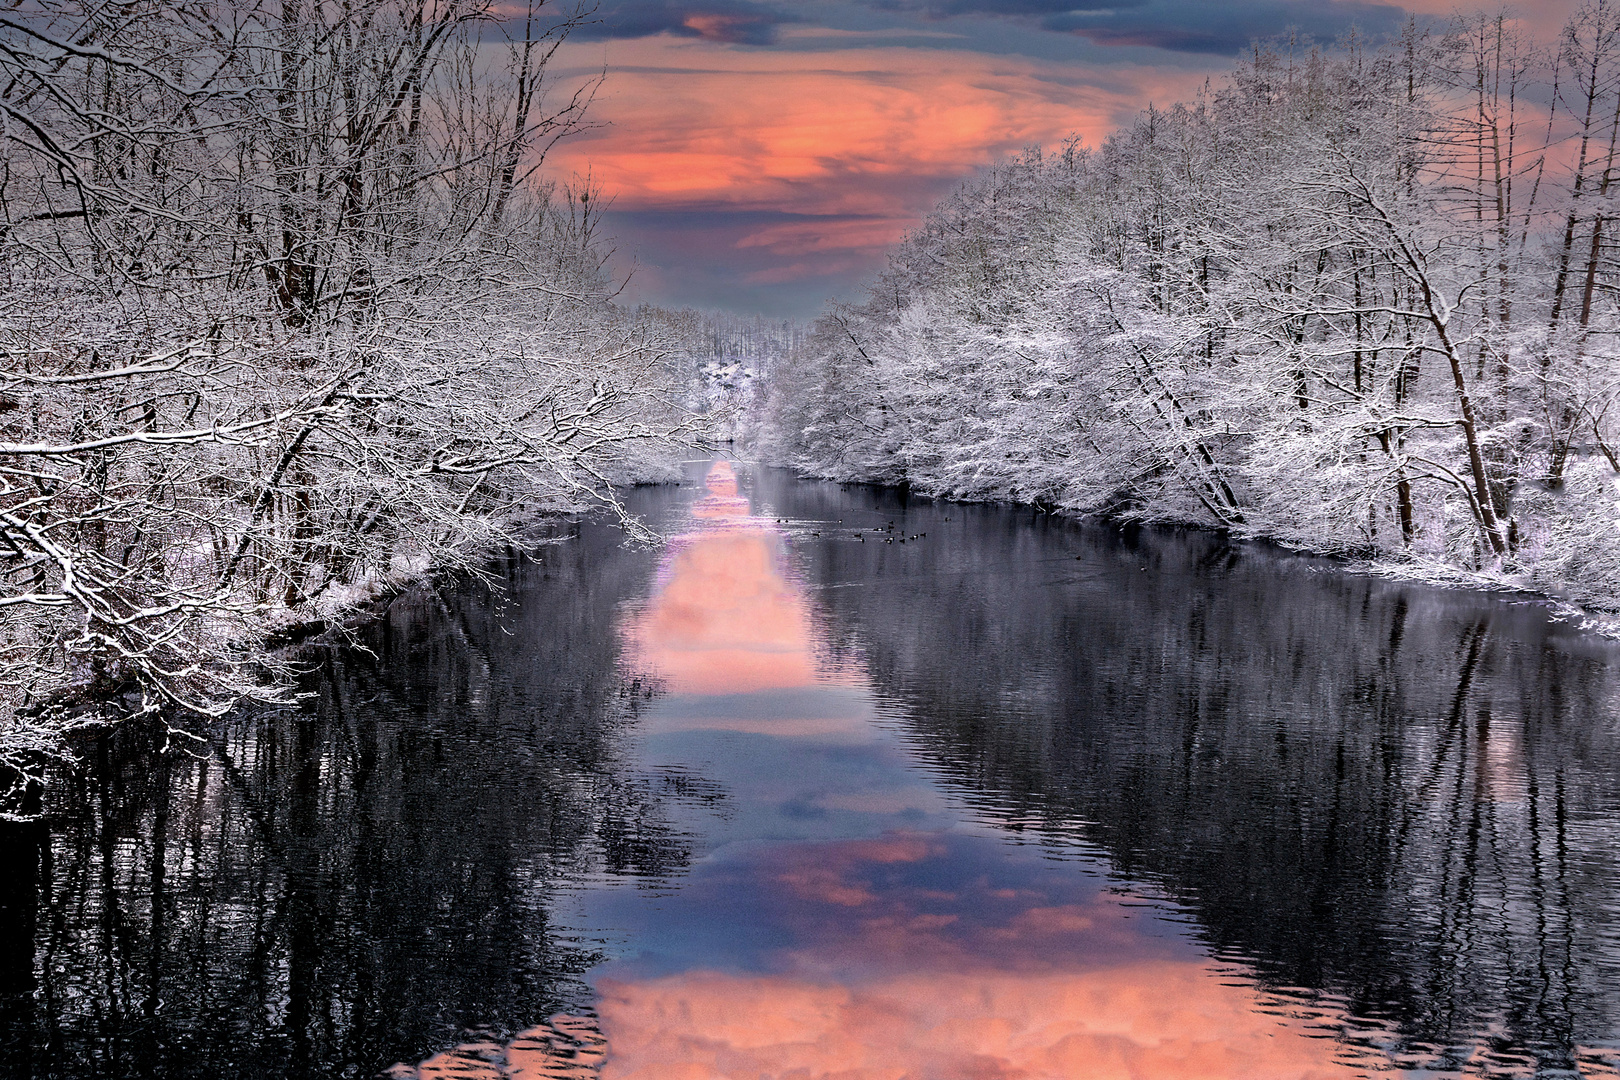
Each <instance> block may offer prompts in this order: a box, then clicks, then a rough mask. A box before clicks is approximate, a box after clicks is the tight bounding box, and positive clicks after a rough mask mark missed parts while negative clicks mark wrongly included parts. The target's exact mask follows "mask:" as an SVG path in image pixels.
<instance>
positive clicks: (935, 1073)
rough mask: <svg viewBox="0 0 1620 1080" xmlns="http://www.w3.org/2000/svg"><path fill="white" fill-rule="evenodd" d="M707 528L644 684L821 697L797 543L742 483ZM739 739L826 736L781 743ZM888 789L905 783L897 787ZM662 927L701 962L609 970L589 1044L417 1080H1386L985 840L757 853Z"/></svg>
mask: <svg viewBox="0 0 1620 1080" xmlns="http://www.w3.org/2000/svg"><path fill="white" fill-rule="evenodd" d="M692 520H693V524H692V527H691V528H690V529H688V530H687V531H686V532H684V533H682V534H681V535H680V536H678V537H676V538H675V539H674V540H673V541H672V542H671V545H670V551H669V554H668V556H667V557H666V560H665V563H664V565H663V567H662V571H661V574H660V579H659V585H658V588H657V590H656V593H655V595H654V597H653V599H652V600H651V602H650V603H649V605H648V606H647V608H646V609H645V611H644V612H642V613H641V614H640V615H639V617H637V618H635V619H633V620H632V621H631V623H630V625H629V627H628V629H627V631H626V634H627V639H628V644H629V645H630V648H631V650H632V652H633V654H634V656H635V658H636V660H637V662H638V663H639V664H641V665H644V666H646V667H648V668H651V669H653V670H654V671H656V672H657V673H658V674H659V675H660V676H662V677H663V678H664V679H665V680H666V685H667V688H668V689H669V690H670V691H671V692H673V693H676V694H684V695H729V694H739V693H746V692H757V691H764V690H773V689H781V690H787V689H793V688H802V687H806V686H809V685H812V684H814V683H816V682H818V681H819V680H818V674H817V665H816V657H815V649H814V642H813V638H812V634H811V622H810V618H809V609H808V605H807V603H806V601H805V600H804V598H803V596H802V594H801V593H800V592H799V591H798V590H797V589H796V588H795V587H794V585H793V584H792V582H791V581H790V579H789V578H788V576H787V575H785V574H784V572H783V559H784V547H783V539H782V536H781V534H780V532H779V531H778V530H777V529H776V528H775V526H774V523H772V522H769V521H765V520H762V519H759V518H756V517H754V516H752V508H751V507H750V505H749V503H748V500H747V499H746V498H744V497H742V496H740V495H739V494H738V491H737V478H736V474H735V473H734V472H733V471H732V469H731V466H730V465H729V464H727V463H724V462H721V463H719V464H717V465H716V466H714V467H713V468H712V469H711V470H710V471H709V474H708V477H707V493H706V494H705V495H704V496H703V497H702V498H700V499H699V500H698V501H697V502H696V503H695V504H694V506H693V508H692ZM649 722H650V721H649ZM845 722H846V721H840V723H845ZM847 722H848V723H856V722H859V723H861V724H869V720H868V719H865V718H852V719H850V720H849V721H847ZM702 723H704V724H705V725H708V726H713V725H714V722H713V721H707V720H705V721H702ZM727 724H728V725H730V726H733V727H736V728H737V729H738V730H748V731H752V732H755V733H758V734H773V735H777V736H780V737H782V738H814V737H817V736H825V735H826V734H827V732H825V731H822V730H821V729H819V728H811V729H805V728H803V725H795V724H794V723H792V722H791V721H788V722H784V721H783V720H780V719H760V720H757V721H756V720H751V719H750V718H749V717H732V718H729V719H728V720H727ZM671 730H673V729H671ZM868 767H870V763H868ZM893 782H894V784H895V785H899V784H901V783H903V782H905V779H904V777H903V776H902V775H900V773H899V771H898V770H897V772H896V775H895V778H894V781H893ZM786 790H787V788H784V791H786ZM739 852H740V853H739ZM656 918H657V920H659V921H657V923H656V928H655V930H649V931H648V933H647V935H646V940H647V941H648V942H651V943H653V946H652V947H653V951H654V952H657V951H658V950H660V949H662V950H664V955H665V956H666V957H667V956H676V957H679V956H687V957H697V958H700V959H696V960H692V961H670V960H664V961H660V963H663V964H664V966H663V967H662V968H658V967H656V966H650V967H647V968H645V969H643V968H640V967H638V964H637V963H634V962H625V963H620V964H616V965H610V966H609V967H608V968H607V969H605V971H604V973H603V974H602V975H601V977H600V978H599V979H598V980H597V982H596V989H597V993H598V1001H597V1013H598V1016H597V1018H595V1019H594V1020H593V1019H582V1018H576V1017H558V1018H554V1019H553V1020H552V1021H551V1022H549V1023H548V1024H543V1025H540V1026H538V1027H536V1028H535V1029H533V1030H531V1031H529V1032H525V1033H524V1034H523V1035H522V1036H520V1037H519V1038H518V1039H517V1040H516V1041H514V1042H512V1043H510V1044H506V1045H504V1046H501V1045H493V1044H483V1043H469V1044H467V1045H466V1046H463V1047H460V1048H457V1049H456V1050H454V1051H450V1052H448V1053H446V1054H442V1055H439V1056H438V1057H436V1058H433V1059H430V1060H429V1061H427V1062H424V1063H423V1064H422V1065H421V1066H419V1067H417V1068H416V1069H415V1070H408V1069H404V1068H403V1067H402V1068H401V1071H400V1073H399V1075H401V1076H412V1075H414V1076H416V1077H420V1078H422V1080H426V1078H429V1077H434V1078H439V1077H444V1078H448V1077H451V1076H468V1077H472V1076H478V1077H511V1078H530V1077H533V1078H539V1077H549V1078H557V1080H562V1078H577V1077H582V1076H596V1077H600V1078H601V1080H1071V1078H1073V1080H1080V1078H1084V1080H1150V1078H1151V1080H1329V1078H1348V1077H1358V1076H1367V1075H1369V1074H1370V1073H1371V1071H1372V1070H1371V1068H1370V1067H1369V1065H1368V1063H1367V1062H1366V1061H1365V1060H1363V1061H1361V1062H1357V1061H1355V1060H1351V1059H1350V1058H1349V1057H1348V1056H1347V1053H1348V1051H1347V1049H1346V1046H1345V1044H1344V1042H1343V1041H1342V1040H1341V1039H1340V1038H1339V1037H1338V1036H1339V1032H1340V1029H1341V1025H1342V1021H1343V1017H1342V1016H1341V1015H1339V1014H1338V1013H1337V1012H1335V1010H1334V1009H1333V1008H1331V1007H1328V1008H1325V1009H1317V1010H1315V1011H1314V1012H1310V1013H1301V1012H1299V1011H1298V1010H1297V1009H1284V1008H1282V1007H1280V1006H1279V1005H1278V1003H1277V1001H1276V1000H1275V999H1273V998H1271V997H1268V995H1267V994H1266V993H1265V992H1264V991H1263V990H1261V989H1260V988H1258V987H1257V986H1256V985H1255V983H1254V982H1253V981H1252V979H1250V978H1248V977H1246V976H1245V975H1244V973H1242V972H1238V971H1234V969H1233V968H1231V967H1230V966H1222V965H1217V964H1214V963H1212V962H1210V961H1209V960H1208V959H1207V958H1206V957H1205V956H1204V955H1203V954H1202V952H1201V951H1200V950H1199V949H1198V948H1197V947H1196V946H1194V945H1193V944H1191V943H1190V942H1189V941H1188V940H1187V939H1186V935H1185V933H1184V932H1183V931H1182V930H1181V929H1180V928H1179V927H1177V926H1175V925H1174V924H1172V923H1169V922H1167V921H1166V920H1164V919H1162V918H1159V917H1157V916H1155V915H1153V914H1152V913H1151V912H1149V911H1148V910H1147V909H1145V908H1144V907H1142V906H1141V905H1140V904H1139V903H1138V902H1137V901H1135V900H1133V899H1132V898H1129V897H1124V896H1121V895H1120V894H1118V893H1117V892H1115V891H1111V890H1110V889H1108V888H1107V887H1106V883H1105V882H1104V881H1103V880H1102V879H1100V878H1098V877H1096V876H1090V877H1088V876H1086V875H1085V874H1082V873H1078V872H1070V870H1069V869H1064V870H1063V871H1061V872H1059V871H1052V870H1051V869H1050V868H1049V867H1048V866H1046V865H1044V864H1043V861H1042V860H1040V859H1038V858H1036V859H1031V858H1028V857H1026V856H1023V855H1010V854H1008V852H1007V851H1006V849H1005V847H1004V845H1002V844H1001V843H1000V841H998V840H997V839H994V838H991V837H987V836H984V835H982V834H963V833H954V832H926V831H918V832H890V833H887V834H885V835H882V836H878V837H866V838H859V839H840V840H821V841H809V840H801V841H797V842H780V841H769V842H761V843H756V844H751V845H742V846H741V847H740V848H739V849H737V850H734V851H732V852H729V853H727V855H726V857H724V858H717V859H714V860H711V861H709V862H707V863H705V864H703V865H700V866H698V867H696V868H694V871H693V873H692V874H691V875H690V876H689V877H688V878H687V879H686V881H685V882H684V884H683V887H682V889H681V890H680V891H679V892H678V893H677V894H676V895H675V896H673V897H671V898H668V899H666V900H665V901H663V902H662V904H661V905H660V913H659V914H658V915H657V916H656ZM728 926H736V927H745V926H746V927H750V928H753V929H755V930H759V931H760V933H759V934H758V935H756V938H750V939H749V940H756V939H757V940H758V941H760V942H762V944H760V945H758V946H757V947H756V946H752V945H750V946H748V949H749V950H751V951H748V952H746V954H743V955H739V953H738V952H737V951H736V950H731V951H729V952H727V951H726V950H724V949H722V950H720V952H721V953H722V954H724V955H727V956H729V957H730V959H729V961H726V962H722V961H719V960H717V959H716V958H715V957H716V953H715V952H712V951H706V950H707V949H708V947H709V946H711V945H713V944H714V943H715V941H716V935H719V936H720V937H722V938H724V937H726V936H728V935H727V931H726V928H727V927H728ZM683 950H685V951H683Z"/></svg>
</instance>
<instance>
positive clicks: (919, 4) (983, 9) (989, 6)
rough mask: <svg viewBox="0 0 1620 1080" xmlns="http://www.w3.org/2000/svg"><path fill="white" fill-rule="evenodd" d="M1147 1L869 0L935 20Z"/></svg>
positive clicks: (1108, 7) (1054, 12)
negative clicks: (958, 16)
mask: <svg viewBox="0 0 1620 1080" xmlns="http://www.w3.org/2000/svg"><path fill="white" fill-rule="evenodd" d="M1146 2H1147V0H871V6H872V7H875V8H878V9H880V10H883V11H918V12H922V13H923V14H926V15H930V16H932V17H934V18H936V19H942V18H948V17H950V16H952V15H1066V14H1068V13H1070V12H1073V11H1110V10H1115V9H1119V8H1137V7H1141V6H1142V5H1143V4H1144V3H1146Z"/></svg>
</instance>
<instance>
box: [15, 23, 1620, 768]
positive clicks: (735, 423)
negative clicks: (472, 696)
mask: <svg viewBox="0 0 1620 1080" xmlns="http://www.w3.org/2000/svg"><path fill="white" fill-rule="evenodd" d="M593 15H594V12H593V9H592V8H591V7H590V6H589V5H579V6H573V7H559V6H558V5H557V4H555V3H547V2H545V0H529V2H528V4H527V6H526V7H521V6H520V7H517V8H514V7H512V6H511V5H505V6H497V5H495V4H493V3H492V2H491V0H345V2H342V3H336V2H331V0H286V2H284V3H279V4H275V5H242V4H237V3H234V2H231V0H136V2H133V3H108V2H102V0H29V2H27V3H25V4H22V5H16V6H13V7H11V8H8V9H7V10H6V11H5V12H0V125H3V126H0V131H3V135H4V138H3V139H0V275H3V280H4V295H3V299H0V304H3V305H4V307H3V311H0V613H3V617H0V712H3V713H4V715H5V716H6V717H7V719H6V724H5V729H4V734H3V737H0V789H5V788H11V789H12V790H14V791H21V790H23V789H25V788H28V787H29V786H30V785H32V784H33V782H34V781H35V780H37V779H38V778H39V777H40V775H41V773H42V770H43V769H44V768H45V767H46V764H45V763H47V762H49V761H50V760H51V759H52V758H53V757H55V756H57V755H59V754H60V752H61V751H62V749H63V747H64V746H65V740H66V739H67V738H68V737H69V736H70V735H71V734H72V733H73V732H74V731H75V730H76V729H79V728H81V727H86V726H96V725H101V724H104V723H105V722H107V721H109V720H116V719H120V718H125V717H129V716H139V715H144V716H148V717H152V718H157V719H158V721H159V722H160V726H161V725H163V724H172V723H173V722H174V718H175V717H180V716H191V717H197V716H201V717H217V716H221V715H224V714H225V713H226V712H227V711H229V710H230V709H232V708H234V707H236V706H237V705H238V704H239V703H241V702H243V701H245V700H247V701H261V702H269V703H274V702H278V701H286V700H289V695H290V694H292V692H293V691H292V689H291V687H292V686H293V681H292V679H291V676H292V675H293V672H292V671H291V670H290V669H289V668H288V667H287V662H286V658H285V657H283V656H282V655H281V654H279V653H275V652H273V651H272V652H268V653H267V651H266V649H265V644H266V643H267V642H277V641H286V640H289V639H290V638H293V637H296V636H298V635H299V634H302V633H305V632H307V631H309V630H310V629H311V628H319V627H322V626H331V625H333V624H334V623H335V622H340V621H341V620H342V619H343V618H345V617H346V616H347V614H348V613H350V612H352V611H353V610H354V609H355V608H356V606H357V605H361V604H363V603H365V602H366V601H368V600H369V599H372V598H376V597H379V596H384V595H387V594H388V593H389V591H390V590H392V589H395V588H397V587H398V586H400V585H401V584H403V583H405V582H408V581H411V580H415V579H418V578H420V577H421V576H422V575H423V574H425V573H428V572H435V571H441V570H460V571H468V572H473V573H477V572H480V571H481V568H482V567H484V566H485V565H486V563H485V560H486V558H487V556H488V555H489V554H490V553H491V552H493V551H497V550H500V549H502V548H505V547H507V546H514V547H525V546H532V545H533V544H534V543H535V542H536V541H537V540H538V539H539V538H540V537H541V536H542V535H543V533H544V531H545V530H546V529H548V528H550V527H551V525H552V524H553V523H555V522H556V521H557V520H559V518H560V517H562V516H566V515H577V514H579V513H581V512H584V511H587V510H589V509H590V508H593V507H607V508H609V509H610V510H612V509H614V508H616V507H617V505H618V502H617V497H616V495H615V494H614V492H615V489H616V487H617V486H618V485H622V484H625V483H631V482H639V481H649V480H661V479H668V478H670V477H672V476H673V475H674V472H673V465H674V462H676V461H677V460H678V459H679V458H680V457H682V456H684V455H685V454H687V453H688V452H689V449H690V448H691V447H692V446H694V445H715V444H717V443H725V442H727V441H728V440H729V441H730V442H731V443H732V444H733V445H735V446H737V447H740V448H741V449H740V451H739V452H743V453H748V454H756V455H758V456H760V457H762V458H763V459H765V460H767V461H770V462H774V463H778V464H784V465H788V466H791V467H792V468H794V469H796V470H798V471H799V472H801V473H805V474H809V475H813V476H818V477H824V478H831V479H837V480H844V481H862V482H873V483H882V484H892V485H899V486H903V487H904V488H906V489H909V490H914V491H918V492H925V493H930V494H936V495H941V496H947V497H951V498H957V499H967V500H1011V501H1017V502H1022V503H1026V504H1033V505H1035V506H1037V507H1039V508H1041V509H1044V510H1049V511H1054V512H1065V513H1077V514H1095V515H1101V516H1104V517H1107V518H1111V519H1114V520H1121V521H1133V522H1161V523H1175V524H1187V525H1195V526H1204V527H1210V528H1214V529H1218V530H1222V531H1225V532H1227V533H1230V534H1233V535H1237V536H1245V537H1262V538H1269V539H1272V540H1277V541H1281V542H1283V543H1285V544H1289V545H1293V546H1296V547H1300V548H1306V549H1310V550H1313V551H1317V552H1325V553H1337V554H1344V555H1349V556H1352V557H1355V558H1357V559H1361V560H1364V562H1366V563H1368V564H1370V565H1373V566H1375V567H1377V568H1381V569H1384V570H1388V571H1390V572H1399V573H1405V574H1412V575H1417V576H1420V577H1429V578H1436V579H1449V580H1454V581H1472V582H1480V581H1485V582H1491V583H1495V584H1498V585H1502V586H1508V587H1519V588H1529V589H1532V590H1535V591H1539V592H1543V593H1547V594H1552V595H1555V596H1559V597H1562V598H1565V599H1568V600H1570V601H1573V602H1575V603H1578V604H1581V605H1585V606H1586V607H1588V608H1598V609H1609V610H1613V609H1615V608H1616V607H1620V531H1617V530H1620V505H1617V500H1620V479H1617V477H1620V457H1617V454H1620V365H1617V364H1616V362H1615V357H1616V351H1617V344H1616V341H1615V336H1616V333H1617V331H1620V247H1617V244H1616V239H1615V237H1614V236H1613V235H1612V234H1613V233H1614V232H1615V228H1614V227H1612V226H1611V225H1610V222H1609V218H1610V217H1613V216H1615V213H1614V211H1615V199H1616V197H1617V196H1620V192H1611V186H1612V185H1613V184H1614V182H1615V180H1616V164H1617V162H1616V155H1617V151H1620V12H1617V11H1616V10H1615V8H1614V6H1613V5H1612V4H1611V3H1610V0H1592V2H1591V3H1589V4H1588V5H1587V6H1585V7H1583V8H1582V9H1581V10H1580V11H1579V13H1578V14H1577V15H1576V16H1575V17H1574V18H1573V19H1572V20H1571V22H1570V23H1569V24H1568V25H1567V26H1565V27H1564V28H1563V29H1562V31H1561V32H1560V33H1559V34H1558V35H1557V36H1556V38H1553V39H1549V40H1543V41H1537V40H1534V39H1533V38H1532V37H1530V36H1529V34H1528V31H1527V30H1526V28H1525V25H1524V24H1523V23H1522V22H1517V21H1514V20H1512V19H1509V18H1507V17H1506V16H1491V17H1487V16H1473V17H1470V18H1466V19H1459V20H1458V21H1455V22H1453V23H1452V24H1450V25H1449V26H1424V25H1420V24H1418V23H1416V22H1413V23H1410V24H1409V25H1408V26H1407V28H1406V30H1405V31H1404V32H1403V33H1402V34H1401V35H1400V36H1399V38H1398V39H1394V40H1389V41H1384V42H1381V43H1374V42H1370V41H1367V40H1364V39H1362V38H1360V37H1358V36H1356V35H1355V34H1351V35H1349V36H1347V37H1346V38H1345V39H1343V40H1341V41H1339V42H1338V43H1337V44H1335V45H1333V46H1331V47H1316V46H1310V45H1306V44H1299V43H1289V42H1287V41H1280V42H1273V43H1271V44H1256V45H1255V46H1254V47H1253V48H1252V49H1251V50H1250V51H1249V53H1248V54H1247V55H1246V57H1245V58H1244V59H1243V60H1242V61H1241V62H1240V63H1239V64H1238V65H1237V66H1236V67H1235V69H1234V70H1233V71H1232V72H1231V73H1230V75H1229V76H1228V77H1227V78H1226V79H1225V80H1224V81H1222V82H1221V83H1219V84H1215V83H1210V84H1208V85H1207V86H1206V87H1205V89H1204V91H1203V92H1202V93H1200V94H1199V95H1198V96H1197V98H1196V100H1194V101H1192V102H1189V103H1184V104H1177V105H1174V106H1172V107H1168V108H1159V107H1149V108H1148V109H1147V110H1146V111H1144V112H1143V113H1141V114H1140V115H1139V116H1138V117H1137V118H1136V120H1135V121H1134V122H1133V123H1132V124H1131V125H1129V126H1127V127H1126V128H1124V129H1122V130H1119V131H1117V132H1115V133H1114V134H1112V135H1111V136H1109V137H1108V138H1106V139H1104V140H1102V141H1101V142H1100V144H1099V145H1097V146H1094V147H1092V146H1086V145H1083V144H1082V143H1081V142H1080V141H1079V140H1078V139H1075V140H1071V141H1070V142H1068V143H1067V144H1065V145H1063V146H1061V147H1060V148H1057V149H1056V150H1043V149H1039V148H1031V149H1029V150H1027V151H1026V152H1025V153H1023V154H1022V155H1021V156H1019V157H1017V158H1016V159H1013V160H1009V161H1004V162H1002V163H1000V164H998V165H996V166H994V167H992V168H989V169H987V170H984V171H983V172H981V173H980V174H979V175H978V176H977V177H976V178H975V179H973V180H972V181H970V182H968V183H966V184H964V185H963V186H962V187H961V188H960V189H959V190H957V191H956V192H955V194H953V195H952V196H950V197H949V198H947V199H946V200H944V201H943V202H941V203H940V204H939V205H938V206H937V207H936V208H935V209H934V211H933V212H932V213H931V214H930V215H929V216H928V217H927V219H926V221H925V222H924V223H923V224H922V225H921V226H920V227H919V228H917V229H916V230H915V231H914V232H912V233H911V234H910V235H909V236H907V237H906V239H905V240H904V241H903V242H902V243H901V244H900V245H899V246H898V247H897V248H895V249H894V250H893V251H892V252H891V254H890V256H889V259H888V265H887V268H886V269H885V270H884V271H883V272H882V273H880V274H879V275H878V276H877V277H876V278H875V279H874V280H873V282H872V284H871V287H870V289H869V290H868V291H867V293H866V295H865V296H864V298H862V299H860V300H859V301H858V302H852V303H843V304H834V305H831V306H829V308H828V309H827V310H826V312H825V313H824V314H823V315H822V317H820V318H819V319H818V320H816V321H815V322H814V323H813V324H811V325H810V326H808V327H801V326H799V325H797V324H793V323H791V322H774V323H773V322H771V321H769V320H765V319H762V318H757V317H756V318H747V317H743V316H735V315H726V314H720V313H702V312H693V311H664V310H660V309H656V308H650V307H645V306H643V307H639V308H632V307H631V306H629V305H628V304H625V303H623V302H622V301H621V299H620V290H621V288H622V285H623V281H622V279H616V278H615V277H614V276H613V274H612V273H611V272H610V269H609V261H608V260H609V258H610V255H611V253H612V247H613V240H612V239H611V237H609V236H608V235H607V233H606V230H605V229H604V226H603V208H604V205H606V204H609V203H611V192H604V191H603V190H602V188H601V187H600V186H599V185H598V184H596V183H594V182H592V181H591V180H590V179H589V178H584V179H580V178H575V179H573V180H571V181H564V180H560V179H559V178H557V177H555V176H552V175H551V174H550V173H548V172H547V170H546V155H547V151H548V149H549V148H550V147H552V146H553V145H555V143H556V142H557V141H558V140H560V139H563V138H566V137H568V136H570V135H573V134H576V133H579V132H582V131H584V130H586V129H587V128H588V127H589V126H590V125H591V124H592V123H593V121H592V120H591V119H589V117H588V115H587V111H588V108H589V106H590V104H591V101H592V98H593V96H594V94H595V93H596V91H597V89H598V87H599V86H600V84H601V79H600V78H597V79H587V80H585V81H584V82H577V81H576V82H573V83H566V82H562V81H560V80H559V79H558V78H557V77H556V76H555V74H554V65H553V60H554V57H555V56H556V54H557V50H558V49H559V48H560V47H561V45H562V43H563V42H565V41H566V40H567V39H568V37H569V35H570V33H572V32H574V31H575V30H577V29H579V28H580V27H581V26H583V25H586V24H587V23H588V22H589V20H590V19H591V18H593ZM606 77H608V76H607V75H603V76H602V78H606ZM619 517H620V519H621V520H622V523H623V524H624V526H625V527H626V528H627V529H628V530H629V531H630V533H631V534H632V535H642V536H643V538H645V536H644V535H643V530H641V529H640V527H639V526H638V524H637V523H636V522H635V521H634V520H633V519H631V518H629V517H628V516H626V515H624V514H622V512H621V513H620V515H619ZM172 733H173V734H175V735H177V737H178V736H179V732H178V730H177V729H175V730H174V731H172Z"/></svg>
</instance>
